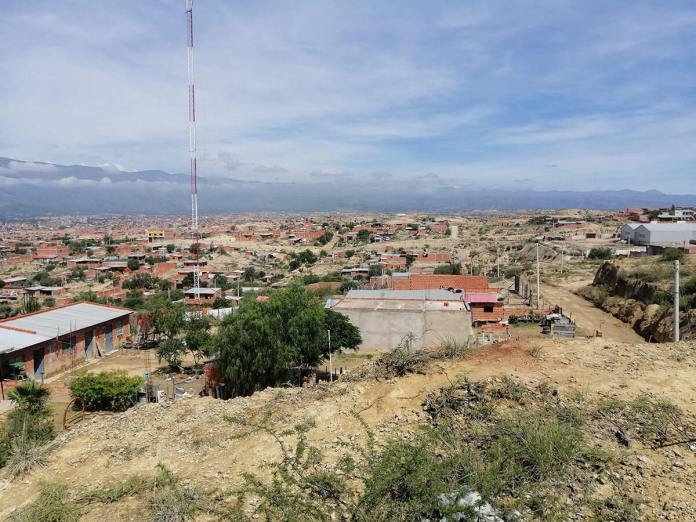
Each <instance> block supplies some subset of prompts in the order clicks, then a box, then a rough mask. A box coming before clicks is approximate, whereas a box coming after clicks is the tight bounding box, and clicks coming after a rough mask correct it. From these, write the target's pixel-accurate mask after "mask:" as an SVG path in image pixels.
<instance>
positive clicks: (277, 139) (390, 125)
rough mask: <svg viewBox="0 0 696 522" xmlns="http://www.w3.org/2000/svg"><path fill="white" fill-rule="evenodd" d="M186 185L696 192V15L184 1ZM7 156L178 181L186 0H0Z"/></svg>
mask: <svg viewBox="0 0 696 522" xmlns="http://www.w3.org/2000/svg"><path fill="white" fill-rule="evenodd" d="M194 27H195V29H194V31H195V57H196V95H197V99H196V102H197V119H198V150H199V173H200V175H202V176H217V177H229V178H234V179H243V180H253V181H292V182H331V183H336V184H338V185H339V186H340V185H342V184H350V183H353V184H366V183H371V184H374V186H375V188H376V189H382V188H388V186H389V185H390V184H394V183H417V184H426V185H427V184H434V185H440V186H448V185H451V184H453V183H456V184H457V186H460V187H461V186H466V185H467V184H469V185H471V186H476V187H501V188H512V189H515V188H517V187H519V188H520V189H522V188H524V189H535V190H544V189H547V188H548V189H568V190H595V189H624V188H628V189H639V190H649V189H657V190H661V191H663V192H670V193H675V194H686V193H691V194H693V193H696V2H693V1H692V0H684V1H679V0H654V1H651V2H648V1H642V0H612V1H611V2H607V1H605V0H603V1H595V0H576V1H570V0H553V1H547V0H525V1H522V0H519V1H515V0H506V1H497V0H481V1H475V0H470V1H466V2H462V1H459V0H457V1H444V0H442V1H438V0H432V1H429V2H425V1H410V0H400V1H399V2H393V1H382V0H369V1H362V0H350V1H348V0H344V1H341V2H338V1H330V0H316V1H313V0H303V1H301V2H288V1H265V0H250V1H235V0H225V1H223V0H195V2H194ZM0 77H1V78H2V80H1V81H0V115H1V123H0V156H4V157H10V158H15V159H19V160H30V161H47V162H54V163H60V164H84V165H108V166H111V167H113V168H114V170H115V171H116V170H117V169H121V170H145V169H163V170H166V171H169V172H174V173H182V172H186V169H187V167H188V161H187V158H188V127H187V87H186V85H187V79H186V24H185V13H184V0H177V1H171V0H147V1H142V0H139V1H137V0H120V1H118V2H111V1H94V0H61V1H60V2H55V1H54V0H22V1H17V0H16V1H8V2H5V3H4V4H3V37H2V48H1V50H0Z"/></svg>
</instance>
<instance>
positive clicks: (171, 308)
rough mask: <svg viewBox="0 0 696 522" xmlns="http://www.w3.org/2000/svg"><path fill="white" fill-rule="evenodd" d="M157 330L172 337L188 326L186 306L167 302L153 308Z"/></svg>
mask: <svg viewBox="0 0 696 522" xmlns="http://www.w3.org/2000/svg"><path fill="white" fill-rule="evenodd" d="M153 325H154V328H155V332H156V333H158V334H163V335H165V336H167V337H168V338H170V339H172V338H174V337H176V336H177V335H178V334H179V332H181V331H182V330H183V329H184V328H185V327H186V308H185V307H184V306H183V305H181V304H167V305H164V306H161V307H158V308H156V309H154V310H153Z"/></svg>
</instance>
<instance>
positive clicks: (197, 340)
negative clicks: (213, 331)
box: [186, 330, 212, 365]
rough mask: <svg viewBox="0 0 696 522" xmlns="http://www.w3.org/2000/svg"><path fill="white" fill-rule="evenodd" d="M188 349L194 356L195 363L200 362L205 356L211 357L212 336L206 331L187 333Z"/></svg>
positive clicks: (190, 331)
mask: <svg viewBox="0 0 696 522" xmlns="http://www.w3.org/2000/svg"><path fill="white" fill-rule="evenodd" d="M186 348H187V349H188V351H189V352H190V353H191V355H192V356H193V363H194V364H196V365H197V364H198V362H199V361H200V360H201V359H202V358H203V357H205V356H207V355H210V353H211V351H212V350H211V348H210V334H209V333H208V332H207V331H206V330H189V331H188V332H186Z"/></svg>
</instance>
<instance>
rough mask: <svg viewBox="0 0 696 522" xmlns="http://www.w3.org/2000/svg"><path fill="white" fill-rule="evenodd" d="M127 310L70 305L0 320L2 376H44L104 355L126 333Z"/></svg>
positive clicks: (96, 305) (120, 340)
mask: <svg viewBox="0 0 696 522" xmlns="http://www.w3.org/2000/svg"><path fill="white" fill-rule="evenodd" d="M131 313H132V310H129V309H127V308H120V307H116V306H109V305H102V304H96V303H87V302H80V303H71V304H68V305H65V306H60V307H55V308H49V309H47V310H41V311H39V312H34V313H31V314H25V315H20V316H16V317H12V318H9V319H4V320H2V321H0V370H1V371H2V375H4V376H7V375H11V374H13V373H15V374H16V373H20V372H21V373H23V374H24V375H26V376H28V377H34V378H37V379H38V378H41V377H46V376H49V375H52V374H55V373H58V372H60V371H62V370H65V369H68V368H70V367H72V366H75V365H76V364H79V363H81V362H83V361H85V360H89V359H92V358H94V357H96V356H101V355H103V354H105V353H109V352H111V351H113V350H115V349H117V348H120V346H121V344H122V343H123V342H124V341H125V340H126V338H127V337H128V336H129V335H130V326H129V320H130V314H131Z"/></svg>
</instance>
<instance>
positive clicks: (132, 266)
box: [126, 258, 140, 272]
mask: <svg viewBox="0 0 696 522" xmlns="http://www.w3.org/2000/svg"><path fill="white" fill-rule="evenodd" d="M126 266H128V270H130V271H131V272H135V271H136V270H138V269H139V268H140V261H138V260H137V259H134V258H131V259H129V260H128V263H127V264H126Z"/></svg>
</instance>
